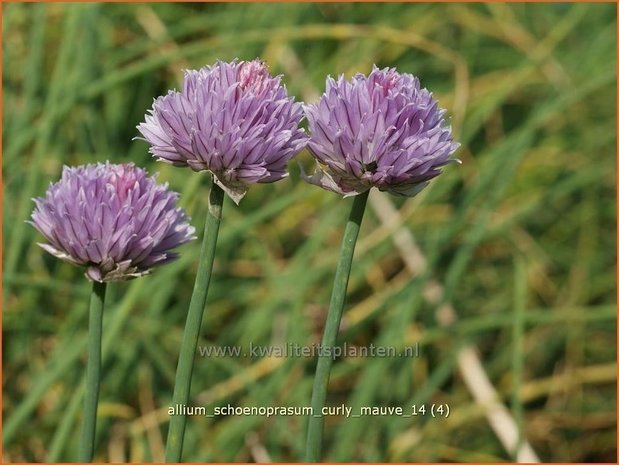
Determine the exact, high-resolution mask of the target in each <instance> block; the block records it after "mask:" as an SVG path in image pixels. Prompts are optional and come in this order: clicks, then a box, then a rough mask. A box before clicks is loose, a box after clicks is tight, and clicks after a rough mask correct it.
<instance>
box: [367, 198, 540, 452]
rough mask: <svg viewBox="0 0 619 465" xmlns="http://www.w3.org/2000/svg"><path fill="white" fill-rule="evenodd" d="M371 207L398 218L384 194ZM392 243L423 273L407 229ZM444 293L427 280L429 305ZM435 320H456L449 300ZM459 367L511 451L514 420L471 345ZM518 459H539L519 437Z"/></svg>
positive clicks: (383, 216)
mask: <svg viewBox="0 0 619 465" xmlns="http://www.w3.org/2000/svg"><path fill="white" fill-rule="evenodd" d="M369 200H370V202H369V203H370V206H371V208H372V209H373V210H374V213H375V214H376V216H377V217H378V218H379V220H380V221H381V222H382V223H384V224H394V223H397V222H398V221H399V220H398V218H397V217H398V215H399V213H398V211H397V210H396V209H395V208H394V206H393V204H392V203H391V201H390V200H389V199H388V198H387V196H386V195H383V194H380V193H379V192H376V191H374V192H372V193H371V194H370V199H369ZM393 242H394V244H395V246H396V248H397V249H398V251H399V252H400V255H401V256H402V260H404V263H405V264H406V266H407V267H408V268H409V271H410V272H411V273H412V274H413V275H418V274H420V273H422V272H423V271H424V270H425V268H426V266H427V262H426V259H425V257H424V255H423V253H422V252H421V250H420V249H419V247H417V244H416V243H415V240H414V238H413V235H412V234H411V232H410V231H409V230H408V229H406V228H403V227H402V228H399V229H398V230H397V231H396V232H395V233H394V235H393ZM442 294H443V287H442V286H441V284H440V283H439V282H438V281H436V280H432V279H431V280H429V281H428V284H427V286H426V288H425V289H424V297H425V298H426V300H427V301H428V302H430V303H432V304H438V303H439V301H440V300H441V297H442ZM435 316H436V320H437V321H438V323H439V324H440V325H441V326H450V325H452V324H453V323H454V322H455V321H456V320H457V319H458V317H457V314H456V311H455V309H454V308H453V306H452V305H451V304H450V303H445V304H442V305H440V306H439V307H438V308H437V309H436V315H435ZM457 358H458V370H459V372H460V376H462V379H463V380H464V383H465V384H466V386H467V388H468V390H469V392H470V393H471V395H472V396H473V398H474V399H475V402H476V403H477V404H479V405H480V406H481V407H482V408H483V409H484V411H485V416H486V419H487V420H488V423H489V424H490V427H491V428H492V430H493V431H494V434H495V435H496V436H497V438H498V439H499V441H500V442H501V444H502V445H503V447H504V448H505V450H506V451H507V452H509V453H510V454H513V452H514V451H515V450H516V447H517V446H518V442H519V437H518V436H519V435H518V427H517V424H516V421H515V420H514V418H513V417H512V415H511V414H510V412H509V410H508V409H507V408H506V407H505V406H504V405H503V403H502V402H501V400H500V396H499V394H498V393H497V390H496V389H495V387H494V386H493V385H492V383H491V381H490V379H489V378H488V375H487V373H486V370H485V369H484V366H483V364H482V362H481V360H480V358H479V356H478V355H477V353H476V351H475V348H474V347H473V346H471V345H465V346H463V347H462V348H461V349H460V351H459V352H458V356H457ZM514 455H515V456H516V459H517V460H518V462H522V463H537V462H540V459H539V458H538V456H537V454H536V453H535V451H534V450H533V447H532V446H531V444H530V443H529V442H528V441H527V440H526V439H524V438H523V439H522V441H521V444H520V447H519V449H518V451H517V453H516V454H514Z"/></svg>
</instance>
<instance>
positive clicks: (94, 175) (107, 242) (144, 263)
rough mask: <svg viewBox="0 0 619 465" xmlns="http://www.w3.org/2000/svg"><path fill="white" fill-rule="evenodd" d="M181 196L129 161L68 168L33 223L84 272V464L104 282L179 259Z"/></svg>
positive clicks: (93, 410)
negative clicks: (87, 293) (89, 285)
mask: <svg viewBox="0 0 619 465" xmlns="http://www.w3.org/2000/svg"><path fill="white" fill-rule="evenodd" d="M177 199H178V194H176V193H175V192H171V191H169V190H168V188H167V185H158V184H157V183H156V182H155V177H154V176H153V177H148V176H147V173H146V171H144V170H142V169H140V168H137V167H135V166H134V165H133V164H131V163H128V164H124V165H113V164H110V163H105V164H102V163H98V164H96V165H86V166H79V167H76V168H69V167H66V166H65V167H64V169H63V171H62V178H61V179H60V181H59V182H57V183H55V184H51V185H50V186H49V189H48V190H47V194H46V196H45V197H43V198H37V199H34V202H35V204H36V207H35V209H34V212H33V213H32V222H31V224H32V225H33V226H34V227H35V228H36V229H38V230H39V231H40V232H41V234H43V236H44V237H45V238H46V239H47V241H48V243H40V244H39V245H40V246H41V247H42V248H43V249H44V250H46V251H47V252H49V253H51V254H52V255H54V256H55V257H58V258H60V259H61V260H64V261H66V262H69V263H72V264H74V265H80V266H84V267H86V272H85V274H86V277H87V278H88V279H89V280H91V281H92V282H93V290H92V296H91V298H90V316H89V344H88V366H87V371H86V395H85V401H84V402H85V403H84V419H83V428H82V436H81V442H80V451H79V461H80V462H89V461H91V460H92V458H93V452H94V439H95V426H96V417H97V402H98V398H99V384H100V377H101V333H102V321H103V304H104V300H105V291H106V285H107V283H108V282H111V281H125V280H128V279H132V278H135V277H138V276H142V275H145V274H147V273H149V272H150V271H151V268H152V267H154V266H159V265H162V264H164V263H167V262H169V261H170V260H173V259H175V258H176V257H177V256H178V255H177V254H175V253H172V252H170V250H171V249H173V248H175V247H177V246H179V245H181V244H184V243H185V242H188V241H190V240H191V239H194V238H195V237H194V235H193V233H194V228H193V227H192V226H191V225H189V217H188V216H187V215H186V214H185V212H184V211H183V210H182V209H180V208H177V207H176V201H177Z"/></svg>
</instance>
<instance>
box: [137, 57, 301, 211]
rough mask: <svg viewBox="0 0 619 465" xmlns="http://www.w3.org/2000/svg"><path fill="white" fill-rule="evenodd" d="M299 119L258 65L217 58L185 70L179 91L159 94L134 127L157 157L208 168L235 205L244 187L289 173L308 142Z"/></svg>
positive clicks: (298, 111) (277, 80) (282, 88)
mask: <svg viewBox="0 0 619 465" xmlns="http://www.w3.org/2000/svg"><path fill="white" fill-rule="evenodd" d="M302 118H303V108H302V105H301V104H300V103H295V102H294V99H293V98H292V97H289V96H288V94H287V92H286V87H285V86H283V85H282V84H281V83H280V77H279V76H277V77H272V76H271V75H270V73H269V70H268V68H267V67H266V65H265V64H264V63H263V62H261V61H259V60H254V61H237V60H235V61H233V62H231V63H224V62H221V61H218V62H217V63H216V64H215V65H213V66H206V67H204V68H202V69H200V70H197V71H195V70H188V71H185V80H184V82H183V89H182V90H181V91H180V92H177V91H170V92H168V94H167V95H165V96H163V97H159V98H157V99H156V100H155V102H154V103H153V107H152V109H151V110H149V114H147V115H146V117H145V122H144V123H141V124H140V125H138V130H139V131H140V133H141V134H142V136H144V140H146V141H147V142H148V143H150V144H151V147H150V153H152V154H153V155H154V156H155V157H157V158H158V159H159V160H161V161H164V162H168V163H172V164H173V165H177V166H189V167H190V168H192V169H193V170H195V171H202V170H208V171H210V172H211V173H213V175H214V177H215V182H216V183H217V184H218V185H219V186H221V187H222V188H223V189H224V190H225V191H226V193H227V194H228V195H229V196H230V197H231V198H232V200H234V201H235V202H236V203H237V204H238V203H239V201H240V200H241V199H242V198H243V196H244V195H245V193H246V192H247V187H248V185H249V184H253V183H256V182H273V181H278V180H280V179H282V178H283V177H285V176H287V174H288V173H287V170H286V166H287V163H288V161H289V160H290V159H291V158H292V157H294V156H295V155H296V154H297V153H299V152H300V151H301V150H302V149H303V147H304V146H305V144H306V143H307V138H306V136H305V133H304V131H303V129H299V128H298V125H299V122H300V121H301V119H302Z"/></svg>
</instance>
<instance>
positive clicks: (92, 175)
mask: <svg viewBox="0 0 619 465" xmlns="http://www.w3.org/2000/svg"><path fill="white" fill-rule="evenodd" d="M177 200H178V194H177V193H175V192H172V191H170V190H168V186H167V184H163V185H161V184H157V183H156V182H155V176H152V177H148V176H147V173H146V171H144V170H143V169H141V168H137V167H136V166H135V165H133V164H132V163H126V164H122V165H114V164H110V163H109V162H108V163H105V164H103V163H97V164H92V165H84V166H78V167H74V168H71V167H68V166H65V167H64V168H63V170H62V178H61V179H60V181H58V182H57V183H54V184H50V186H49V188H48V190H47V194H46V196H45V197H42V198H37V199H34V202H35V204H36V207H35V209H34V212H33V213H32V221H31V224H32V225H33V226H34V227H35V228H36V229H38V230H39V232H41V234H43V236H45V239H47V241H48V242H49V243H47V244H42V243H39V245H40V246H41V247H42V248H43V249H44V250H46V251H47V252H49V253H50V254H52V255H54V256H56V257H58V258H60V259H61V260H64V261H66V262H69V263H72V264H74V265H81V266H85V267H86V277H87V278H89V279H91V280H93V281H98V282H107V281H124V280H127V279H131V278H135V277H137V276H142V275H144V274H147V273H149V272H150V269H151V267H153V266H158V265H162V264H164V263H167V262H169V261H171V260H173V259H175V258H177V256H178V255H177V254H176V253H173V252H170V250H171V249H173V248H175V247H177V246H179V245H181V244H184V243H186V242H188V241H190V240H192V239H195V236H194V231H195V230H194V228H193V226H191V225H190V224H189V217H188V216H187V215H186V214H185V212H184V210H182V209H181V208H178V207H177V206H176V203H177Z"/></svg>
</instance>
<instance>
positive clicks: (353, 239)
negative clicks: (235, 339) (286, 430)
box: [305, 190, 370, 462]
mask: <svg viewBox="0 0 619 465" xmlns="http://www.w3.org/2000/svg"><path fill="white" fill-rule="evenodd" d="M369 192H370V191H369V190H368V191H366V192H364V193H363V194H359V195H357V196H356V197H355V198H354V201H353V204H352V209H351V211H350V216H349V217H348V222H347V223H346V229H345V230H344V238H343V240H342V249H341V251H340V261H339V263H338V264H337V270H336V272H335V280H334V282H333V292H332V294H331V302H330V304H329V313H328V315H327V323H326V325H325V332H324V334H323V335H322V342H321V347H320V348H321V350H320V352H319V358H318V364H317V366H316V375H315V377H314V388H313V391H312V411H313V415H312V416H311V417H310V419H309V424H308V429H307V444H306V449H305V461H306V462H320V461H321V456H322V433H323V425H324V417H323V415H322V408H323V407H324V406H325V402H326V400H327V387H328V384H329V374H330V372H331V364H332V363H333V359H332V358H331V356H330V355H331V354H332V353H333V347H334V346H335V341H336V338H337V333H338V330H339V327H340V321H341V319H342V312H343V310H344V301H345V300H346V287H347V286H348V277H349V276H350V266H351V264H352V257H353V254H354V252H355V244H356V243H357V236H358V235H359V228H360V226H361V220H363V213H364V211H365V204H366V202H367V200H368V194H369ZM327 347H328V348H329V349H327Z"/></svg>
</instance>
